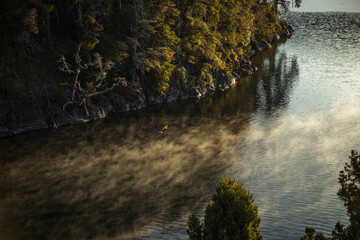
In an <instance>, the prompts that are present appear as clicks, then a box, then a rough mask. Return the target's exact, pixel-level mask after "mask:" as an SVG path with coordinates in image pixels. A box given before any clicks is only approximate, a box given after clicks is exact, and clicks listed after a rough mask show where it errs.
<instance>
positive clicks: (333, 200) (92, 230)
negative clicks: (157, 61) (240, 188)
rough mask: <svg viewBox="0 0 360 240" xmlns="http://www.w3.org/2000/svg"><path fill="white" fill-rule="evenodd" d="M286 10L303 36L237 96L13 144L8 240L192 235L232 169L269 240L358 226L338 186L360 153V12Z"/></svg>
mask: <svg viewBox="0 0 360 240" xmlns="http://www.w3.org/2000/svg"><path fill="white" fill-rule="evenodd" d="M286 18H287V19H288V21H289V22H290V23H291V25H292V26H293V27H294V29H295V33H294V35H293V36H292V37H291V38H290V39H288V40H287V41H286V42H285V43H281V44H279V45H277V46H274V47H273V48H272V49H269V50H267V51H265V52H263V53H262V54H261V55H259V56H257V57H256V59H255V60H254V61H255V63H256V65H257V66H258V67H259V70H258V71H257V72H256V73H255V74H253V75H252V76H250V77H248V78H243V79H242V80H241V82H240V84H239V85H238V86H237V87H235V88H233V89H232V90H230V91H228V92H227V93H226V94H215V95H213V96H210V97H207V98H204V99H201V100H189V101H183V102H180V103H172V104H166V105H157V106H154V107H151V108H147V109H144V110H141V111H137V112H133V113H123V114H116V115H112V116H110V117H109V118H106V119H104V120H101V121H96V122H92V123H88V124H84V125H77V126H65V127H61V128H59V129H58V130H56V131H53V130H45V131H35V132H28V133H24V134H21V135H18V136H15V137H10V138H3V139H0V157H1V159H0V239H15V240H17V239H187V236H186V221H187V218H188V216H189V215H190V214H191V213H192V212H197V213H198V214H199V215H201V216H203V215H202V214H203V212H204V210H205V207H206V204H207V202H208V201H209V200H210V199H211V196H212V194H213V193H214V188H215V186H216V183H217V182H218V180H219V178H221V177H222V176H229V177H235V178H236V179H238V180H240V181H242V182H244V184H245V185H246V186H247V187H248V188H250V190H251V192H252V193H253V194H254V196H255V201H256V203H257V204H258V206H259V213H260V215H261V218H262V222H261V231H262V234H263V235H264V239H279V240H280V239H300V237H301V236H302V235H303V233H304V229H305V226H307V225H310V226H314V227H315V228H317V229H318V230H319V231H323V232H324V233H326V234H328V235H329V234H330V233H331V230H332V228H333V226H334V224H335V223H336V221H338V220H341V221H342V222H343V223H345V224H346V223H347V221H348V220H347V216H346V210H345V208H344V207H343V204H342V202H341V201H340V200H339V199H338V198H337V196H336V192H337V190H338V188H339V184H338V180H337V177H338V173H339V171H340V170H341V169H342V168H343V166H344V163H345V162H346V161H348V155H349V154H350V150H351V149H357V150H360V140H359V139H360V131H359V128H360V121H359V118H360V104H359V102H360V79H359V77H360V43H359V39H360V14H359V13H290V14H289V15H288V16H286ZM165 124H168V125H169V129H168V133H167V134H166V135H161V134H159V130H161V129H162V127H163V126H164V125H165Z"/></svg>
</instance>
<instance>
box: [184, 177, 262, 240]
mask: <svg viewBox="0 0 360 240" xmlns="http://www.w3.org/2000/svg"><path fill="white" fill-rule="evenodd" d="M260 221H261V218H260V217H259V215H258V208H257V206H256V205H255V204H254V197H253V195H252V194H251V193H250V191H249V190H246V189H245V188H244V187H243V186H242V185H241V184H240V183H236V182H235V180H233V179H227V178H224V179H222V180H221V181H220V183H219V184H218V186H217V187H216V194H214V196H213V199H212V201H211V202H210V203H209V204H208V206H207V207H206V211H205V219H204V224H201V223H200V220H199V219H198V217H196V215H195V214H193V215H191V216H190V218H189V221H188V229H187V234H188V235H189V238H190V240H202V239H207V240H211V239H214V240H216V239H224V240H230V239H248V240H250V239H251V240H261V239H263V237H262V235H261V233H260V230H259V229H258V228H259V226H260Z"/></svg>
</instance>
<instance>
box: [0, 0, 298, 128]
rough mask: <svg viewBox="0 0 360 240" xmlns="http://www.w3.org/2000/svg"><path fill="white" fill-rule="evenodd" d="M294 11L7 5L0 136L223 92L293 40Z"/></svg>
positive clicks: (94, 3) (47, 2)
mask: <svg viewBox="0 0 360 240" xmlns="http://www.w3.org/2000/svg"><path fill="white" fill-rule="evenodd" d="M300 3H301V1H300V0H297V1H295V4H296V6H298V5H299V4H300ZM288 4H289V3H288V2H286V1H282V0H281V1H279V0H276V1H266V0H213V1H206V0H183V1H179V0H176V1H170V0H61V1H60V0H16V1H6V0H2V1H1V4H0V5H1V7H0V12H1V14H0V18H1V19H0V28H1V35H0V46H1V49H2V50H1V52H0V107H1V111H0V127H1V128H2V129H0V130H1V131H0V132H6V131H10V130H9V129H10V128H11V126H18V125H21V124H23V125H24V123H26V122H33V121H34V120H36V121H40V122H42V123H41V124H42V125H48V126H56V125H61V124H63V123H66V122H68V123H71V122H72V121H74V119H75V118H76V117H73V116H74V111H75V110H76V111H78V114H80V115H81V114H82V115H81V116H82V117H85V118H91V117H89V116H91V114H92V113H93V112H94V110H96V111H100V110H101V108H100V107H99V106H102V110H101V111H104V110H103V109H104V108H106V109H110V110H111V111H124V110H132V109H137V108H140V107H143V106H145V105H148V104H151V103H159V102H165V101H170V100H178V99H183V98H187V97H193V96H195V97H196V96H200V95H201V92H203V93H206V92H208V91H209V90H211V91H213V90H215V89H218V88H221V86H224V85H226V84H228V82H232V81H233V80H232V79H234V78H239V77H241V76H243V75H248V74H250V73H251V72H252V71H253V70H254V69H255V66H253V65H252V64H251V62H250V61H249V56H252V55H253V54H254V53H255V52H256V51H258V50H261V49H262V48H264V47H265V48H266V47H270V43H271V42H273V41H275V40H278V39H279V38H280V36H282V35H287V36H290V35H291V27H289V26H288V25H287V23H286V21H284V20H281V19H280V17H279V10H280V8H278V5H279V6H281V7H282V9H285V10H286V8H287V6H288ZM199 92H200V93H199ZM171 95H172V96H171ZM169 96H170V98H171V99H169ZM90 98H91V99H90ZM109 105H111V107H104V106H109ZM88 109H89V110H88ZM105 112H106V111H105ZM70 113H71V114H70ZM92 117H93V118H98V117H96V116H94V114H93V115H92ZM64 119H67V120H64ZM75 120H76V119H75ZM41 124H40V125H41ZM25 125H26V124H25ZM35 125H36V124H35ZM25 128H26V126H25Z"/></svg>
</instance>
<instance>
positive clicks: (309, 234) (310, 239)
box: [301, 227, 330, 240]
mask: <svg viewBox="0 0 360 240" xmlns="http://www.w3.org/2000/svg"><path fill="white" fill-rule="evenodd" d="M301 240H330V239H329V238H327V237H326V236H325V235H324V234H323V233H316V230H315V229H314V228H311V227H306V228H305V236H303V237H301Z"/></svg>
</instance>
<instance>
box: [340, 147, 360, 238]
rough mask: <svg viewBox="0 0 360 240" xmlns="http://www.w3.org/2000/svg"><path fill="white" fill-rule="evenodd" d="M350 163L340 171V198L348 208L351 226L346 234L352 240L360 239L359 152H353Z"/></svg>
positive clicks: (346, 230)
mask: <svg viewBox="0 0 360 240" xmlns="http://www.w3.org/2000/svg"><path fill="white" fill-rule="evenodd" d="M349 158H350V163H346V164H345V167H344V170H343V171H340V175H339V183H340V186H341V187H340V189H339V191H338V196H339V197H340V199H341V200H343V202H344V205H345V207H347V214H348V216H349V220H350V225H349V226H348V227H347V228H346V229H345V230H344V232H345V233H346V232H347V234H348V235H349V236H350V239H359V238H360V156H359V154H358V152H356V151H354V150H352V151H351V155H350V157H349Z"/></svg>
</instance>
